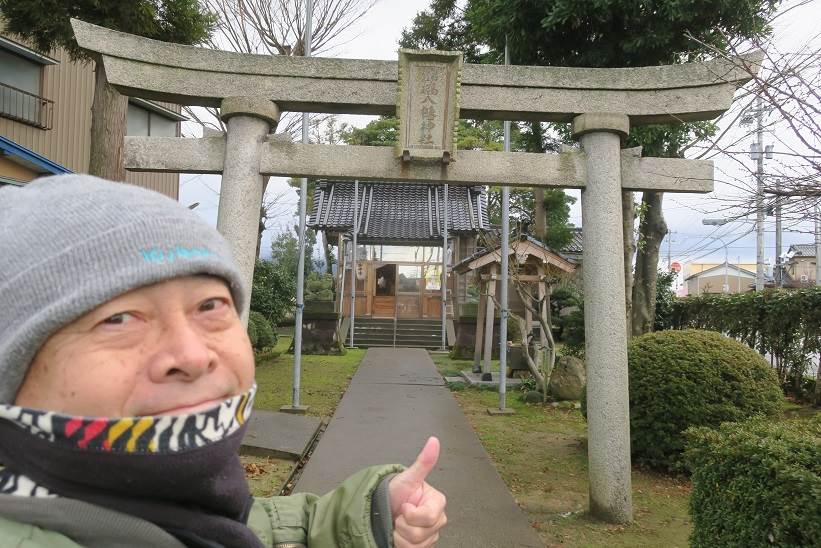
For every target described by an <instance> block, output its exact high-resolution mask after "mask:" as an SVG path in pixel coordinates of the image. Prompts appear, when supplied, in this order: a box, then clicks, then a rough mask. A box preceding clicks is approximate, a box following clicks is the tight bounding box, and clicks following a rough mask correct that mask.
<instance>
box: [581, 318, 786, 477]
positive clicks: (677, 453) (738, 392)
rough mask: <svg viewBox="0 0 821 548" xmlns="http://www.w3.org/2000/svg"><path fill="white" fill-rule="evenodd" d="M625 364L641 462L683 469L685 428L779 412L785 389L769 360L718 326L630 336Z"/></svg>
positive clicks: (633, 439) (636, 454) (634, 449)
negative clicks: (714, 329)
mask: <svg viewBox="0 0 821 548" xmlns="http://www.w3.org/2000/svg"><path fill="white" fill-rule="evenodd" d="M628 363H629V365H628V367H629V378H630V444H631V451H632V454H633V461H634V462H636V463H637V464H641V465H644V466H648V467H650V468H656V469H660V470H666V471H671V472H683V471H685V467H684V463H683V461H682V452H683V450H684V436H683V432H684V431H685V430H686V429H687V428H689V427H691V426H718V425H719V424H721V423H722V422H727V421H739V420H744V419H747V418H749V417H752V416H754V415H757V414H761V415H770V416H773V415H778V414H779V413H780V412H781V406H782V403H783V396H782V394H781V389H780V388H779V386H778V379H777V377H776V375H775V372H774V371H773V369H772V368H771V367H770V365H769V364H768V363H767V361H766V360H765V359H764V358H762V357H761V355H759V354H758V353H757V352H755V351H754V350H752V349H750V348H749V347H748V346H746V345H744V344H742V343H740V342H738V341H735V340H733V339H730V338H728V337H725V336H724V335H721V334H719V333H714V332H712V331H698V330H695V329H689V330H684V331H660V332H657V333H648V334H646V335H642V336H641V337H636V338H635V339H633V340H632V341H631V342H630V346H629V348H628ZM585 392H586V391H585ZM584 403H585V407H584V412H585V413H586V401H585V402H584Z"/></svg>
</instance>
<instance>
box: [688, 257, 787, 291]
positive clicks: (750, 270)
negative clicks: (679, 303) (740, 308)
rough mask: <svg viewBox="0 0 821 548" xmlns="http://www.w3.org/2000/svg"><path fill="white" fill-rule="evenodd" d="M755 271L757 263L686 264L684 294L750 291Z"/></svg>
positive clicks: (753, 283)
mask: <svg viewBox="0 0 821 548" xmlns="http://www.w3.org/2000/svg"><path fill="white" fill-rule="evenodd" d="M755 271H756V265H755V264H733V263H729V264H726V263H690V264H688V265H686V266H685V278H684V292H683V295H682V296H689V295H704V294H705V293H743V292H746V291H749V290H750V287H751V285H752V286H754V285H755ZM769 281H770V282H772V280H771V279H770V280H769ZM725 284H726V285H727V287H726V290H725V287H724V286H725Z"/></svg>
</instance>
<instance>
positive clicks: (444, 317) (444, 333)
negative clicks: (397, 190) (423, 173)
mask: <svg viewBox="0 0 821 548" xmlns="http://www.w3.org/2000/svg"><path fill="white" fill-rule="evenodd" d="M443 210H444V213H443V214H442V220H443V222H442V350H446V349H447V347H448V341H447V338H448V333H447V322H448V185H445V196H444V208H443Z"/></svg>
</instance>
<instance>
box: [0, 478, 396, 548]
mask: <svg viewBox="0 0 821 548" xmlns="http://www.w3.org/2000/svg"><path fill="white" fill-rule="evenodd" d="M401 470H402V467H401V466H398V465H390V466H374V467H371V468H366V469H364V470H362V471H360V472H358V473H356V474H354V475H353V476H351V477H350V478H348V479H347V480H345V481H344V482H343V483H342V484H341V485H340V486H339V487H337V488H336V489H334V490H333V491H331V492H330V493H327V494H326V495H324V496H322V497H318V496H316V495H310V494H303V493H300V494H296V495H291V496H289V497H271V498H266V499H256V500H255V502H254V506H253V507H252V509H251V513H250V516H249V517H248V527H250V528H251V529H252V530H253V531H254V532H255V533H256V534H257V536H258V537H259V538H260V540H261V541H262V544H263V545H264V546H266V547H272V548H297V547H300V546H307V547H309V548H310V547H323V548H324V547H328V548H330V547H333V546H338V547H340V548H381V547H382V546H393V539H392V537H393V529H392V525H391V516H390V506H389V504H388V492H387V481H385V480H387V479H388V477H389V476H390V475H391V474H394V473H397V472H399V471H401ZM0 546H2V547H4V548H6V547H9V548H78V547H86V548H97V547H100V548H102V547H105V548H136V547H144V546H151V547H152V548H183V546H184V545H183V544H182V543H181V542H180V541H179V540H177V539H176V538H175V537H173V536H172V535H170V534H169V533H167V532H166V531H165V530H163V529H161V528H160V527H158V526H156V525H154V524H153V523H149V522H147V521H145V520H142V519H139V518H136V517H134V516H130V515H127V514H122V513H120V512H116V511H113V510H109V509H106V508H102V507H100V506H95V505H93V504H89V503H86V502H82V501H78V500H74V499H66V498H60V497H57V498H33V497H32V498H27V497H17V496H11V495H0Z"/></svg>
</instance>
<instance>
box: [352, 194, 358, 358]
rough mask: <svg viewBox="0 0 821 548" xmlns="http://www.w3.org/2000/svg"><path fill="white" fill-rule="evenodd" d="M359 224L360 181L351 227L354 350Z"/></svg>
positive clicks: (354, 200) (354, 202)
mask: <svg viewBox="0 0 821 548" xmlns="http://www.w3.org/2000/svg"><path fill="white" fill-rule="evenodd" d="M357 224H359V181H358V180H357V181H354V182H353V226H352V227H351V234H352V236H351V241H352V244H353V245H352V246H351V348H353V344H354V342H353V335H354V321H355V319H356V233H357Z"/></svg>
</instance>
